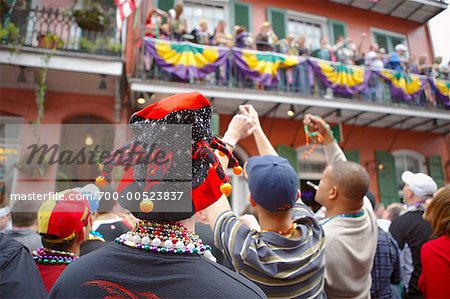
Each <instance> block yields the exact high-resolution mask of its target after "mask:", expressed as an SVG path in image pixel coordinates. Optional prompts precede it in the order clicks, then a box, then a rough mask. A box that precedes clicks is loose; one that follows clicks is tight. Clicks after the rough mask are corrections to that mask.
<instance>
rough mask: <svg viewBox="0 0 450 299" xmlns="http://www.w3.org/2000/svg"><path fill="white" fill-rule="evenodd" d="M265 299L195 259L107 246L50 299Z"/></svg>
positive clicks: (75, 267) (79, 263)
mask: <svg viewBox="0 0 450 299" xmlns="http://www.w3.org/2000/svg"><path fill="white" fill-rule="evenodd" d="M106 296H109V297H111V298H112V297H114V296H115V297H120V296H122V297H124V298H125V297H127V298H135V297H136V298H227V297H228V298H265V295H264V293H263V292H262V291H261V290H260V289H259V288H258V287H257V286H256V285H255V284H253V283H252V282H250V281H249V280H247V279H246V278H244V277H241V276H239V275H238V274H236V273H234V272H232V271H230V270H228V269H226V268H225V267H223V266H221V265H218V264H216V263H213V262H210V261H209V260H207V259H206V258H204V257H202V256H199V255H175V254H164V253H153V252H146V251H143V250H140V249H135V248H130V247H127V246H124V245H119V244H116V243H110V244H108V245H106V246H104V247H103V248H100V249H98V250H96V251H94V252H92V253H90V254H87V255H85V256H83V257H81V258H79V259H78V260H76V261H75V262H73V263H72V264H71V265H69V266H68V267H67V268H66V269H65V270H64V272H63V273H62V274H61V275H60V276H59V278H58V280H57V281H56V283H55V285H54V286H53V289H52V290H51V292H50V295H49V297H50V298H105V297H106Z"/></svg>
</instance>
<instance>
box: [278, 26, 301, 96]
mask: <svg viewBox="0 0 450 299" xmlns="http://www.w3.org/2000/svg"><path fill="white" fill-rule="evenodd" d="M277 51H278V52H279V53H282V54H286V55H298V50H297V47H296V46H295V44H294V36H293V35H292V34H288V35H287V36H286V37H285V38H283V39H281V40H279V41H278V42H277ZM293 69H294V68H293V67H290V68H281V69H280V72H279V75H280V83H281V85H282V89H283V90H284V91H289V90H291V87H292V83H293Z"/></svg>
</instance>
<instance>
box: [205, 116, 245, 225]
mask: <svg viewBox="0 0 450 299" xmlns="http://www.w3.org/2000/svg"><path fill="white" fill-rule="evenodd" d="M251 127H252V122H251V120H250V118H248V117H247V116H244V115H240V114H237V115H235V116H234V117H233V119H232V120H231V122H230V123H229V124H228V129H227V131H226V132H225V134H224V135H223V138H222V141H224V142H225V144H226V145H227V149H228V150H229V151H233V149H234V146H235V145H236V144H237V143H238V142H239V140H241V139H243V138H245V137H247V136H249V135H250V134H251ZM217 156H218V157H219V160H220V164H222V167H223V169H224V170H225V169H227V167H228V162H229V161H228V158H227V156H223V157H222V156H220V155H219V154H217ZM230 210H231V206H230V203H229V202H228V198H227V197H226V196H225V195H222V196H221V197H220V198H219V200H218V201H216V202H215V203H214V204H212V205H211V206H209V207H208V208H207V209H206V214H207V215H208V221H209V225H210V226H211V229H212V230H214V225H215V224H216V221H217V218H219V216H220V214H222V213H223V212H226V211H230Z"/></svg>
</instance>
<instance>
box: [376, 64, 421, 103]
mask: <svg viewBox="0 0 450 299" xmlns="http://www.w3.org/2000/svg"><path fill="white" fill-rule="evenodd" d="M373 72H374V73H375V74H377V75H378V76H380V77H381V78H383V79H384V80H385V81H386V82H387V83H388V84H389V86H390V87H391V95H392V96H393V97H394V98H396V99H399V100H404V101H411V100H413V99H414V97H416V96H417V95H419V94H420V93H421V92H422V91H423V90H424V89H425V86H426V84H427V79H426V77H423V76H419V75H413V74H407V73H404V72H396V71H390V70H382V71H373Z"/></svg>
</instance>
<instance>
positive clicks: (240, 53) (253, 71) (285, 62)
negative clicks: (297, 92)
mask: <svg viewBox="0 0 450 299" xmlns="http://www.w3.org/2000/svg"><path fill="white" fill-rule="evenodd" d="M231 53H232V54H233V58H234V63H235V64H236V65H237V67H238V68H239V69H240V70H241V71H242V72H243V73H244V74H245V75H246V76H247V77H249V78H251V79H252V80H253V81H255V82H258V83H260V84H262V85H265V86H274V85H276V84H277V82H278V77H277V75H278V71H279V69H280V68H286V67H290V66H295V65H298V64H300V63H305V62H306V58H304V57H301V56H295V55H285V54H280V53H275V52H261V51H254V50H248V49H240V48H232V49H231Z"/></svg>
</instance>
